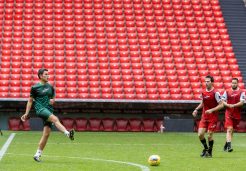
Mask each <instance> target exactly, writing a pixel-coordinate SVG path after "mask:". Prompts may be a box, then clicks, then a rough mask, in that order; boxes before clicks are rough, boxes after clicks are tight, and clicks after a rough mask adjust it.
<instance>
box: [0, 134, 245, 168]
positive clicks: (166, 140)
mask: <svg viewBox="0 0 246 171" xmlns="http://www.w3.org/2000/svg"><path fill="white" fill-rule="evenodd" d="M10 133H12V132H6V131H5V132H4V136H3V137H0V146H1V147H2V145H3V144H4V142H5V141H6V140H7V138H8V136H9V135H10ZM40 136H41V132H16V135H15V138H14V140H13V141H12V143H11V144H10V146H9V148H8V150H7V152H6V154H5V155H4V157H3V158H2V160H1V161H0V171H16V170H18V171H48V170H52V171H141V170H142V169H141V168H140V167H137V166H132V165H128V164H124V163H114V162H111V161H107V160H114V161H121V162H131V163H135V164H139V165H143V166H147V167H148V168H149V170H151V171H164V170H168V171H198V170H199V171H208V170H209V171H229V170H230V171H231V170H233V171H234V170H237V171H245V170H246V165H245V163H246V157H245V155H246V134H235V136H234V140H233V147H234V151H233V152H232V153H225V152H223V151H222V148H223V145H224V141H225V133H220V134H219V133H217V134H215V135H214V139H215V144H214V152H213V158H201V157H200V156H199V155H200V152H201V150H202V147H201V144H200V142H199V140H198V137H197V134H196V133H163V134H160V133H105V132H77V133H76V137H75V141H73V142H71V141H70V140H69V139H68V138H66V137H65V136H64V135H63V134H62V133H59V132H52V135H51V137H50V139H49V142H48V144H47V146H46V149H45V151H44V153H43V156H42V162H41V163H37V162H35V161H34V160H33V158H32V156H33V155H34V153H35V152H36V149H37V143H38V141H39V139H40ZM1 147H0V148H1ZM152 154H158V155H159V156H160V157H161V164H160V166H157V167H154V166H148V163H147V159H148V157H149V156H150V155H152Z"/></svg>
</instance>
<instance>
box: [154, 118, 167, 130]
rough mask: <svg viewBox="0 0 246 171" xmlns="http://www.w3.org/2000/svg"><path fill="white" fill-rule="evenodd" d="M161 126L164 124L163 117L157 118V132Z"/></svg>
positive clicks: (155, 128)
mask: <svg viewBox="0 0 246 171" xmlns="http://www.w3.org/2000/svg"><path fill="white" fill-rule="evenodd" d="M161 126H164V122H163V119H156V120H155V126H154V130H155V131H156V132H157V131H160V128H161ZM164 127H165V126H164Z"/></svg>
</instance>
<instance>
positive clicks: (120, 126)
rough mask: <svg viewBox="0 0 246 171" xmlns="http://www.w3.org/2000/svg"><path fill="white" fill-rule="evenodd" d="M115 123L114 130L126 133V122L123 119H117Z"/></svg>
mask: <svg viewBox="0 0 246 171" xmlns="http://www.w3.org/2000/svg"><path fill="white" fill-rule="evenodd" d="M115 122H116V130H117V131H119V132H124V131H128V130H129V128H128V120H127V119H124V118H118V119H116V120H115Z"/></svg>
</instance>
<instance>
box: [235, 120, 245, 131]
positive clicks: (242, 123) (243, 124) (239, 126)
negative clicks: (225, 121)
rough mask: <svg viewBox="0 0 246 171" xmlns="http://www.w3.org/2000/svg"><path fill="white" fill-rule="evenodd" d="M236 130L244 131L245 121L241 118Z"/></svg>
mask: <svg viewBox="0 0 246 171" xmlns="http://www.w3.org/2000/svg"><path fill="white" fill-rule="evenodd" d="M236 132H246V121H245V120H241V121H240V122H239V124H238V126H237V129H236Z"/></svg>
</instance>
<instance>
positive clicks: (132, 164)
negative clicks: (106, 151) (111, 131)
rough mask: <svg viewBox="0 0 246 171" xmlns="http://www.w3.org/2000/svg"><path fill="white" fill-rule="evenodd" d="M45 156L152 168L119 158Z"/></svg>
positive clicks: (145, 170)
mask: <svg viewBox="0 0 246 171" xmlns="http://www.w3.org/2000/svg"><path fill="white" fill-rule="evenodd" d="M6 154H7V155H21V156H31V155H29V154H13V153H6ZM43 156H45V157H51V158H54V157H55V158H68V159H80V160H92V161H102V162H108V163H118V164H125V165H130V166H134V167H138V168H140V169H141V171H150V169H149V168H148V167H147V166H144V165H141V164H137V163H132V162H124V161H118V160H107V159H97V158H89V157H73V156H50V155H43Z"/></svg>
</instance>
